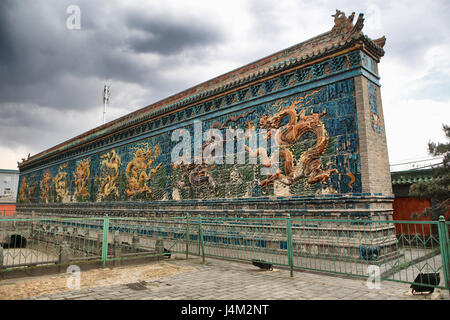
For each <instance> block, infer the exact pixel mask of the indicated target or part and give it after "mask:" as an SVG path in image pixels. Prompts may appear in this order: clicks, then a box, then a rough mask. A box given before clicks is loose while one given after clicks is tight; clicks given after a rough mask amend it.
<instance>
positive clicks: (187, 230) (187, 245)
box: [186, 213, 189, 260]
mask: <svg viewBox="0 0 450 320" xmlns="http://www.w3.org/2000/svg"><path fill="white" fill-rule="evenodd" d="M188 258H189V213H186V260H187V259H188Z"/></svg>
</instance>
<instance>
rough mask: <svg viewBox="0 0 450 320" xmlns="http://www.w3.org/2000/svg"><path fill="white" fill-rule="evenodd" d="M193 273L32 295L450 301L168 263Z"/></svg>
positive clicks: (335, 281)
mask: <svg viewBox="0 0 450 320" xmlns="http://www.w3.org/2000/svg"><path fill="white" fill-rule="evenodd" d="M170 263H174V264H178V265H189V266H193V267H194V268H195V271H190V272H185V273H180V274H176V275H172V276H167V277H163V278H160V279H158V280H154V281H151V282H145V283H141V285H140V286H139V285H138V286H139V287H140V288H137V289H138V290H136V288H135V289H133V288H131V287H129V286H128V285H127V284H122V285H112V286H102V287H96V288H90V289H85V290H78V291H77V290H73V291H68V292H63V293H56V294H51V295H42V296H38V297H34V298H32V299H36V300H50V299H51V300H54V299H66V300H236V299H239V300H311V299H314V300H405V299H408V300H428V299H437V300H441V299H445V300H447V299H449V294H448V292H447V291H445V290H441V289H437V290H435V292H434V293H433V294H432V295H421V296H420V295H417V296H413V295H411V293H410V288H409V285H408V284H403V283H396V282H390V281H383V282H382V283H381V289H380V290H377V289H368V288H367V284H366V280H364V279H354V278H343V277H337V276H329V275H323V274H315V273H309V272H301V271H296V272H294V277H293V278H291V277H290V276H289V271H288V270H285V269H275V270H274V271H262V270H260V269H258V268H256V267H254V266H253V265H251V264H250V263H239V262H229V261H224V260H218V259H211V258H207V260H206V264H202V263H201V260H200V259H198V258H190V259H189V260H177V259H173V258H172V259H171V262H170Z"/></svg>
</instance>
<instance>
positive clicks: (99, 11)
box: [0, 1, 220, 109]
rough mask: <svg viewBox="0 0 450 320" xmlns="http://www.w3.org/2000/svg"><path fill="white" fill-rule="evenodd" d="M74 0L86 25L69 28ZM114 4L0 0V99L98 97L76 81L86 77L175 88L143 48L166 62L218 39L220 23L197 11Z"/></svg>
mask: <svg viewBox="0 0 450 320" xmlns="http://www.w3.org/2000/svg"><path fill="white" fill-rule="evenodd" d="M73 3H74V4H77V5H79V6H80V8H81V14H82V20H81V22H82V28H81V30H69V29H67V28H66V24H65V23H66V20H65V19H66V18H67V17H68V14H67V13H66V8H67V6H68V5H69V4H73ZM109 6H110V8H109V10H106V9H107V7H106V6H101V5H98V4H97V2H87V1H78V2H77V1H75V2H74V1H55V2H52V3H50V2H48V1H46V2H40V1H37V2H31V1H20V2H19V1H17V2H10V1H7V2H2V8H1V9H2V10H1V11H2V16H1V18H2V19H1V23H2V25H1V26H2V28H1V30H0V41H1V43H2V50H0V52H1V53H0V66H1V68H2V69H1V70H2V73H1V74H0V97H1V98H0V100H1V101H0V102H17V103H24V102H32V103H36V104H39V105H45V106H50V107H54V108H58V109H60V108H68V109H80V108H88V107H91V106H92V104H93V103H97V100H89V99H91V98H92V93H93V92H92V90H91V91H90V89H91V88H89V87H88V88H86V87H83V86H82V85H77V84H76V83H77V81H76V78H79V81H80V82H81V83H82V82H83V80H82V79H85V78H87V77H91V78H99V79H113V80H116V81H122V82H127V83H136V84H139V85H143V86H147V87H149V88H154V89H156V90H157V91H160V92H161V91H162V92H166V91H168V90H169V88H167V87H166V86H167V85H166V84H165V82H164V81H159V80H160V79H158V76H159V69H160V68H161V67H162V68H163V67H164V66H161V65H152V66H149V65H145V64H143V63H142V56H140V55H139V53H153V54H156V55H159V56H160V58H161V62H162V63H164V60H166V59H170V56H174V55H182V54H183V53H184V51H185V50H188V49H191V48H193V47H196V46H198V45H202V46H208V45H209V44H214V43H217V41H219V39H220V30H218V29H217V28H216V27H214V26H211V25H208V23H203V24H202V23H200V22H199V21H196V22H195V23H192V22H190V21H189V18H190V19H194V18H193V17H187V18H186V20H181V21H177V22H175V21H170V20H167V18H166V17H165V16H164V15H162V16H155V15H154V14H153V15H147V14H144V13H143V12H136V11H133V10H126V9H124V10H120V9H119V8H117V7H114V6H113V5H111V3H109ZM30 13H32V14H30ZM197 20H198V19H197ZM198 55H199V57H200V56H201V52H199V53H198ZM68 76H70V77H68ZM89 92H91V94H89ZM95 94H97V92H95ZM89 101H91V102H90V103H89Z"/></svg>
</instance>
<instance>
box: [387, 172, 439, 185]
mask: <svg viewBox="0 0 450 320" xmlns="http://www.w3.org/2000/svg"><path fill="white" fill-rule="evenodd" d="M391 179H392V185H411V184H413V183H419V182H427V181H432V180H433V169H426V170H407V171H398V172H392V173H391Z"/></svg>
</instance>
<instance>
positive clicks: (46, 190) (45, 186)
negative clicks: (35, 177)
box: [40, 172, 52, 203]
mask: <svg viewBox="0 0 450 320" xmlns="http://www.w3.org/2000/svg"><path fill="white" fill-rule="evenodd" d="M51 183H52V174H51V173H50V172H45V173H44V175H43V177H42V180H41V183H40V187H41V195H40V199H41V201H44V202H46V203H48V202H49V200H50V187H51Z"/></svg>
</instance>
